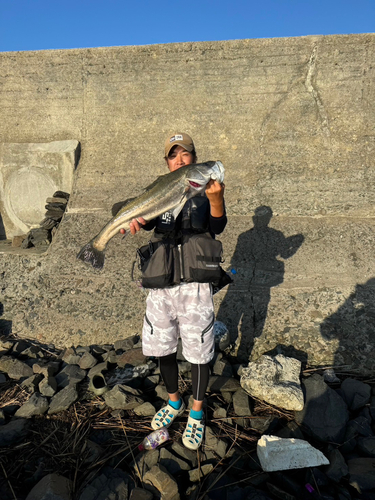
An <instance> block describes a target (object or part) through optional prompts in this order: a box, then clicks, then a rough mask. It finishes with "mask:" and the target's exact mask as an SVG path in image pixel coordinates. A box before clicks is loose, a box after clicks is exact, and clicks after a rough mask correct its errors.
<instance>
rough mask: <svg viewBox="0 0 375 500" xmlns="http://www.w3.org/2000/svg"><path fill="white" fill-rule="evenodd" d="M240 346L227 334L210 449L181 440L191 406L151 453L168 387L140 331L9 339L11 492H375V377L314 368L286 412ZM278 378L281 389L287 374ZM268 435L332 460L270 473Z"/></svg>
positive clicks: (1, 431)
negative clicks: (58, 342) (253, 389)
mask: <svg viewBox="0 0 375 500" xmlns="http://www.w3.org/2000/svg"><path fill="white" fill-rule="evenodd" d="M219 340H220V339H219ZM229 352H230V351H229V350H228V349H227V346H225V345H223V344H221V343H220V342H219V341H218V342H217V352H216V355H215V358H214V360H213V362H212V376H211V378H210V383H209V388H208V395H207V398H206V401H205V418H206V423H207V427H206V434H205V440H204V444H203V446H202V448H201V449H200V450H199V451H198V452H191V451H189V450H187V449H186V448H184V447H183V446H182V444H181V435H182V432H183V430H184V426H185V424H186V420H187V413H186V414H185V415H184V416H183V417H182V418H181V419H180V420H179V421H177V422H175V423H174V424H173V425H172V427H171V428H170V438H171V439H170V441H168V442H167V443H165V444H164V445H162V446H161V447H160V448H157V449H155V450H151V451H142V452H140V451H139V450H138V445H139V444H140V443H141V442H142V440H143V439H144V437H145V436H146V435H147V434H149V433H150V432H151V431H152V429H151V427H150V421H151V418H152V416H153V415H154V413H155V411H157V410H158V409H159V408H160V407H161V406H162V405H163V404H164V402H165V400H166V399H167V393H166V390H165V387H164V385H163V383H162V381H161V379H160V375H159V370H158V366H157V364H156V363H155V360H153V359H150V358H146V357H145V356H143V354H142V350H141V344H140V340H139V339H138V338H136V337H134V338H130V339H126V340H119V341H117V342H115V344H114V345H100V346H99V345H93V346H81V347H76V348H69V349H65V350H62V351H61V350H58V349H55V347H54V346H45V345H39V344H38V343H36V342H35V341H31V340H30V341H25V340H20V339H17V338H14V337H11V336H7V337H3V338H2V339H1V340H0V424H1V425H0V492H1V493H0V498H1V500H8V499H9V500H14V499H17V500H25V499H26V500H47V498H48V499H52V498H53V500H60V499H61V500H68V499H69V500H73V499H74V500H123V499H124V500H127V499H128V498H129V499H131V500H137V499H140V500H143V499H145V500H147V499H149V500H152V499H153V498H160V497H161V498H163V499H178V498H181V499H189V500H190V499H191V500H208V499H212V500H216V499H217V500H221V499H223V500H226V499H230V500H246V499H258V500H260V499H277V498H281V499H286V500H293V499H297V500H298V499H304V498H307V499H308V498H321V499H325V500H331V499H332V500H333V499H340V500H344V499H368V500H370V499H375V435H374V430H375V420H374V419H375V397H374V394H375V391H374V389H373V387H374V381H373V380H361V379H360V377H358V376H354V375H353V374H350V373H340V372H339V371H338V370H336V373H334V372H333V370H327V369H324V368H322V369H308V368H307V367H303V370H302V372H301V374H300V375H301V380H302V385H301V390H303V398H304V408H303V409H302V410H300V411H296V410H294V411H292V410H285V409H283V408H281V406H283V407H284V408H285V407H288V404H282V403H278V405H277V406H276V405H274V404H270V402H268V403H266V402H265V400H266V399H268V400H269V398H268V397H267V395H265V397H264V398H263V400H261V399H259V398H256V397H254V395H252V396H250V395H249V391H248V390H247V391H246V390H245V389H244V388H243V387H248V386H249V381H248V380H247V381H246V383H245V380H244V377H245V374H246V376H249V370H244V367H243V366H241V365H238V364H236V360H235V359H234V358H233V357H231V356H230V355H229ZM178 359H179V370H180V390H181V393H182V395H183V397H184V399H185V400H186V403H187V405H188V404H189V402H191V373H190V365H189V363H187V362H186V361H185V360H184V358H183V356H182V354H181V353H180V352H179V353H178ZM269 362H270V360H268V363H269ZM278 364H280V363H278ZM258 372H261V370H258ZM267 372H268V373H269V372H270V370H269V369H268V368H267ZM98 374H99V377H100V374H103V375H104V378H105V383H104V384H106V386H107V388H108V390H107V391H106V392H103V394H100V395H97V394H95V393H94V392H93V391H92V387H91V385H90V380H93V377H94V375H98ZM241 374H242V375H241ZM271 378H272V377H271ZM271 378H270V377H268V379H267V380H266V383H267V384H268V386H269V387H270V390H269V391H268V392H269V393H270V394H272V389H271V385H272V384H273V383H275V384H276V385H277V384H279V385H280V373H276V374H275V375H274V377H273V379H274V380H271ZM96 380H98V377H96ZM258 382H259V381H258ZM250 385H251V384H250ZM284 385H285V384H284ZM294 385H295V384H294ZM106 386H105V385H104V387H106ZM242 386H243V387H242ZM286 398H287V396H286ZM263 434H272V435H276V436H279V437H282V438H291V437H294V438H298V439H303V440H307V441H308V442H309V443H310V444H312V445H313V446H314V447H315V448H317V449H319V450H321V451H322V452H323V453H324V455H325V456H326V457H327V458H328V460H329V461H330V465H326V466H320V467H306V468H303V469H294V470H286V471H275V472H264V470H263V469H262V467H261V466H260V463H259V460H258V457H257V452H256V447H257V442H258V440H259V438H260V437H261V436H262V435H263ZM53 495H54V496H53Z"/></svg>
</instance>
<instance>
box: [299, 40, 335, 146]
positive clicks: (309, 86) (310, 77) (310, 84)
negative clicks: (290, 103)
mask: <svg viewBox="0 0 375 500" xmlns="http://www.w3.org/2000/svg"><path fill="white" fill-rule="evenodd" d="M317 52H318V46H317V45H314V48H313V51H312V53H311V56H310V59H309V62H308V63H307V75H306V79H305V87H306V90H307V91H308V92H309V94H311V96H312V98H313V99H314V101H315V104H316V107H317V109H318V114H319V118H320V122H321V125H322V129H323V133H324V135H325V136H327V137H330V135H331V134H330V131H329V126H328V115H327V112H326V110H325V108H324V104H323V101H322V100H321V98H320V95H319V92H318V90H317V89H316V88H315V86H314V75H315V72H316V57H317Z"/></svg>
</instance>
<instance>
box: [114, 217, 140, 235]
mask: <svg viewBox="0 0 375 500" xmlns="http://www.w3.org/2000/svg"><path fill="white" fill-rule="evenodd" d="M143 224H146V221H145V220H144V218H143V217H138V219H133V220H132V221H131V223H130V232H131V234H132V235H133V236H134V235H135V233H137V232H138V231H140V230H141V228H142V226H143ZM120 233H121V234H125V233H126V231H125V229H123V228H121V229H120Z"/></svg>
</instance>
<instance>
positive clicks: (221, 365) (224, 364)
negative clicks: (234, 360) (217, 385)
mask: <svg viewBox="0 0 375 500" xmlns="http://www.w3.org/2000/svg"><path fill="white" fill-rule="evenodd" d="M212 372H213V373H214V374H215V375H222V376H224V377H231V376H232V375H233V368H232V365H231V364H230V363H229V361H227V360H226V359H223V355H222V353H219V354H218V355H217V357H216V361H215V364H214V366H213V369H212Z"/></svg>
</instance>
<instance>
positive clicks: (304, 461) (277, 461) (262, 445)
mask: <svg viewBox="0 0 375 500" xmlns="http://www.w3.org/2000/svg"><path fill="white" fill-rule="evenodd" d="M257 455H258V458H259V460H260V463H261V466H262V468H263V470H264V471H266V472H272V471H280V470H289V469H303V468H305V467H316V466H319V465H327V464H329V461H328V459H327V458H326V457H325V456H324V455H323V453H322V452H320V451H319V450H317V449H316V448H314V447H313V446H311V445H310V444H309V443H308V442H307V441H303V440H301V439H294V438H290V439H283V438H279V437H277V436H268V435H266V434H265V435H263V436H262V437H261V438H260V439H259V441H258V443H257Z"/></svg>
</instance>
